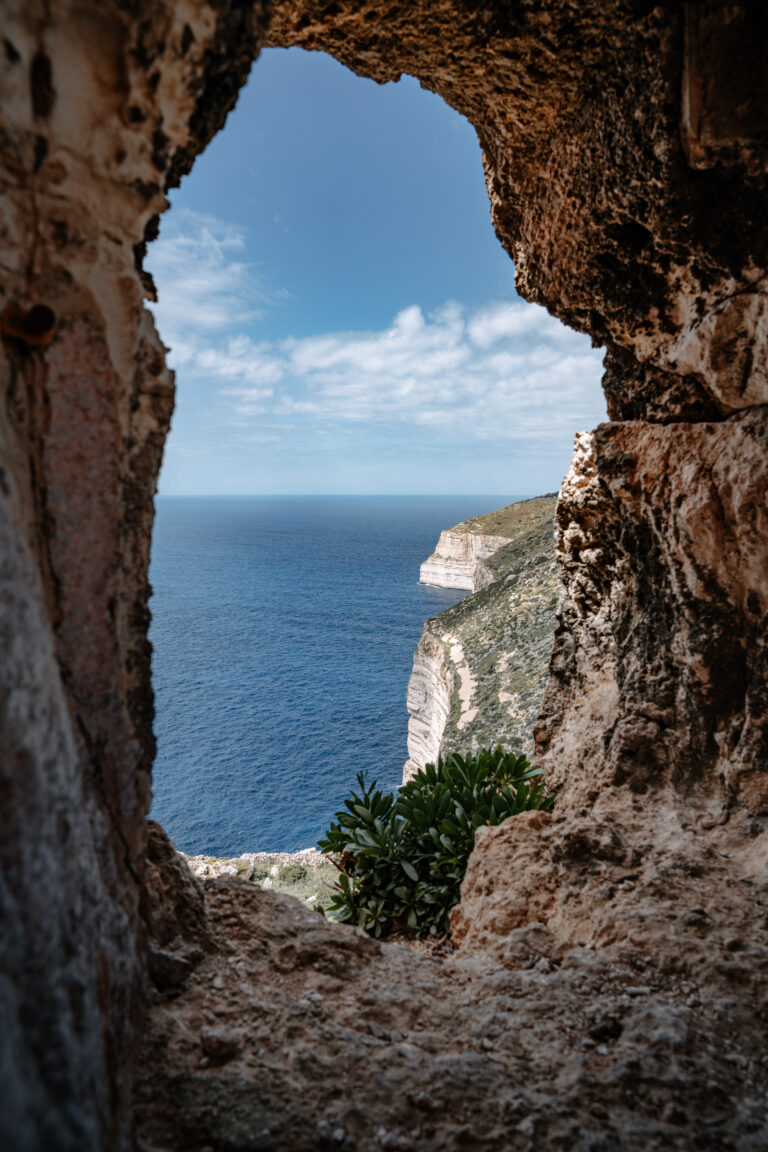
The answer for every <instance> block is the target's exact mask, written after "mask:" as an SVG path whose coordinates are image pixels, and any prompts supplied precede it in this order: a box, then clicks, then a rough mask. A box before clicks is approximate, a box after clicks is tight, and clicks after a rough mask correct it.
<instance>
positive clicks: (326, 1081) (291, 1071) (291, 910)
mask: <svg viewBox="0 0 768 1152" xmlns="http://www.w3.org/2000/svg"><path fill="white" fill-rule="evenodd" d="M504 831H505V829H504V828H502V829H494V832H495V833H496V834H497V835H503V833H504ZM564 831H565V829H564V826H561V834H562V833H563V832H564ZM721 843H722V842H720V841H718V846H720V845H721ZM703 846H704V845H703V844H702V847H703ZM605 858H608V859H609V860H610V859H611V857H610V853H609V852H605V853H604V855H603V857H601V859H600V860H599V862H598V863H597V865H595V863H594V862H593V863H592V864H591V866H592V867H595V866H597V867H599V868H601V869H602V870H603V873H604V874H607V871H608V869H609V868H610V867H611V865H610V864H606V863H604V860H605ZM696 858H697V856H696V854H693V855H691V856H690V857H687V856H686V858H685V860H686V863H687V862H688V861H689V859H690V862H693V861H694V860H695V859H696ZM719 859H720V858H718V864H719ZM581 860H582V868H584V869H586V868H588V867H590V863H589V862H588V861H587V860H586V858H584V857H583V856H582V857H581ZM718 864H716V865H715V868H714V871H715V872H717V869H718ZM725 866H726V867H729V866H728V865H725ZM614 867H615V865H614ZM563 871H564V872H565V874H566V875H567V876H568V879H569V880H570V879H572V872H571V870H569V869H567V868H564V869H563ZM627 871H628V870H625V872H627ZM708 871H712V869H711V868H710V869H708ZM649 879H650V878H649ZM675 879H676V880H677V881H678V883H677V884H675V885H673V887H672V889H671V891H670V903H672V904H674V896H677V897H680V896H686V897H688V898H689V899H690V897H691V896H693V895H694V893H695V899H698V898H699V897H700V896H701V897H702V898H704V900H705V907H698V906H697V905H695V904H694V905H688V906H687V907H686V908H685V910H684V911H683V910H682V909H681V915H680V917H679V921H678V924H679V925H680V926H681V927H682V932H683V934H682V936H681V937H680V942H681V944H683V943H685V944H687V943H688V942H689V941H691V942H693V943H694V948H693V949H692V951H691V954H690V959H689V958H688V952H687V950H686V949H685V948H684V947H681V948H679V949H674V950H673V949H669V951H665V952H664V953H662V954H661V955H659V953H658V951H657V949H656V939H655V938H654V937H651V938H646V939H643V940H640V941H639V942H638V943H637V944H636V946H634V947H633V948H630V947H625V948H624V949H623V954H619V952H618V950H617V951H616V952H614V951H613V950H612V949H611V947H610V945H609V941H608V938H607V936H606V934H605V932H604V933H603V936H604V939H603V940H602V941H600V942H599V943H597V944H596V945H594V946H591V947H590V946H580V945H578V944H575V943H570V942H568V943H566V942H563V941H560V940H558V938H557V936H556V935H555V933H554V932H552V931H550V930H548V929H547V928H545V927H544V925H543V924H541V923H537V922H535V921H533V920H531V918H530V917H529V916H525V915H524V916H523V917H522V919H523V920H524V921H525V923H524V926H521V927H519V926H517V925H516V924H508V923H506V922H504V923H501V924H499V925H498V930H497V931H496V932H495V933H493V935H492V937H491V938H490V940H489V943H490V945H491V949H489V950H488V951H485V950H481V951H474V950H473V949H471V948H470V947H468V946H467V945H465V946H464V947H462V948H461V949H460V950H459V951H458V952H457V953H454V954H453V955H448V956H447V957H445V958H440V957H430V956H425V955H423V954H421V953H419V952H418V951H415V950H414V949H412V948H408V947H406V946H404V945H402V944H381V943H379V942H377V941H374V940H372V939H371V938H370V937H367V936H365V935H364V934H363V933H362V932H361V931H360V930H359V929H353V928H347V927H345V926H342V925H332V924H329V923H328V922H327V921H324V920H323V919H322V918H321V917H319V916H318V915H317V914H316V913H313V912H311V911H309V910H308V909H306V908H303V907H302V906H301V905H300V904H299V902H298V901H296V900H292V899H291V898H290V897H286V896H276V895H274V894H272V893H270V892H263V891H261V890H260V889H258V888H257V887H255V886H254V885H245V884H242V883H239V882H237V881H232V880H228V881H227V880H219V881H213V882H211V883H209V884H208V885H207V886H206V891H207V902H208V907H209V915H210V919H211V924H212V926H213V931H214V933H215V938H216V950H215V951H214V952H213V953H210V954H209V955H208V956H206V958H205V960H204V961H203V962H202V963H201V964H200V966H199V967H198V968H197V970H196V971H195V973H194V975H193V976H192V977H191V978H190V979H189V981H188V982H187V984H186V986H185V988H184V990H183V992H182V993H181V995H180V996H174V997H173V998H172V997H170V996H169V995H168V994H167V993H166V994H163V995H159V994H158V995H156V996H155V998H154V1002H153V1005H152V1009H151V1014H150V1024H149V1028H148V1029H147V1032H146V1034H145V1038H144V1048H143V1051H142V1053H141V1059H140V1061H139V1066H140V1074H139V1082H138V1105H139V1111H140V1115H141V1122H140V1133H141V1137H142V1140H143V1144H142V1147H145V1148H146V1147H150V1148H156V1149H167V1148H178V1149H184V1152H203V1149H205V1148H216V1149H226V1150H227V1152H252V1150H254V1149H260V1150H264V1152H266V1150H272V1152H303V1150H310V1149H312V1150H317V1152H330V1150H331V1149H342V1152H363V1150H365V1152H369V1150H370V1152H374V1150H376V1149H399V1150H401V1152H416V1150H417V1149H418V1150H422V1149H427V1150H429V1152H446V1150H451V1152H454V1150H456V1152H458V1150H460V1149H472V1150H473V1152H474V1150H475V1149H478V1150H483V1152H486V1150H488V1152H539V1150H541V1149H547V1150H550V1149H552V1150H562V1152H595V1150H596V1149H606V1150H607V1149H611V1150H613V1149H616V1150H618V1149H621V1150H627V1152H649V1150H650V1149H659V1150H660V1149H669V1150H670V1152H671V1150H678V1149H681V1150H682V1149H705V1150H707V1152H714V1150H726V1149H728V1150H732V1152H737V1150H738V1152H762V1149H764V1148H765V1146H766V1141H768V1127H767V1126H766V1109H765V1093H766V1090H767V1089H768V1065H766V1064H765V1063H763V1062H761V1061H760V1059H759V1055H760V1052H761V1050H764V1034H763V1029H764V1022H763V1021H761V1019H760V1015H759V1012H760V1009H761V1006H762V1010H763V1011H764V1008H765V1003H766V994H767V993H768V983H767V981H766V972H765V968H763V970H762V972H761V971H760V970H759V968H758V966H757V964H756V961H757V959H758V955H757V945H756V942H755V941H754V939H748V938H745V937H743V936H742V937H739V936H737V935H734V936H733V937H728V938H724V937H723V936H722V935H721V932H720V930H719V928H718V923H717V920H716V921H715V922H714V923H712V922H711V920H710V916H711V915H712V913H713V912H714V913H715V914H717V912H718V910H717V909H716V908H715V907H714V905H713V903H712V902H711V901H710V900H709V899H708V898H707V895H706V892H705V888H706V882H705V880H704V878H703V877H700V878H699V879H698V880H697V881H694V880H691V879H688V878H687V877H686V875H685V873H684V872H682V871H678V872H677V873H676V874H675ZM504 880H505V878H504V877H503V876H499V874H498V873H496V872H494V875H493V880H492V882H493V883H495V884H496V885H497V886H498V887H500V888H503V886H504ZM669 880H670V877H669V876H668V875H665V874H660V875H659V876H658V877H657V885H658V886H659V887H660V888H661V887H662V886H663V885H665V884H669ZM755 895H756V890H755V887H754V886H752V887H747V886H744V885H740V886H738V890H737V892H736V893H735V910H734V911H735V915H734V927H735V928H736V931H742V930H744V929H748V930H750V931H751V928H752V925H753V921H754V917H753V915H752V914H751V913H750V910H749V907H750V904H751V901H752V899H753V898H754V896H755ZM540 904H541V901H539V902H538V904H537V908H538V907H539V906H540ZM705 908H706V909H707V910H705ZM665 910H666V906H665ZM605 919H606V921H607V919H608V916H607V907H606V916H605ZM710 935H711V936H712V937H713V939H711V940H709V939H708V937H710ZM710 944H711V945H712V946H714V947H716V951H715V952H714V954H710V955H709V957H708V956H707V951H708V949H709V946H710ZM764 945H765V932H764V929H762V930H761V936H760V943H759V947H760V948H764ZM721 949H722V950H721ZM660 960H662V961H663V962H662V963H659V961H660Z"/></svg>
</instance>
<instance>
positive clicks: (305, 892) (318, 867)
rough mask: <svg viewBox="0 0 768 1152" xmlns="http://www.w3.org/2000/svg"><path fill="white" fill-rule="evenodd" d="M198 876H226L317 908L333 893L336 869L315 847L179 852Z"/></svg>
mask: <svg viewBox="0 0 768 1152" xmlns="http://www.w3.org/2000/svg"><path fill="white" fill-rule="evenodd" d="M179 855H180V856H182V857H183V858H184V860H185V861H186V863H187V864H188V866H189V869H190V871H191V872H192V874H193V876H196V877H197V879H198V880H203V881H205V880H217V879H219V878H220V877H230V878H232V879H236V880H242V881H243V882H244V883H247V884H257V885H258V886H259V887H260V888H264V889H269V890H271V891H273V892H282V893H284V894H286V895H289V896H295V897H296V898H297V899H299V900H301V902H302V903H303V904H306V905H307V907H309V908H315V909H316V910H317V911H319V912H321V911H323V910H324V909H325V908H327V906H328V904H329V903H330V900H331V897H332V895H333V888H334V885H335V883H336V876H337V875H338V871H337V869H336V867H335V865H334V864H333V863H332V862H331V861H330V860H329V858H328V857H327V856H324V855H323V854H322V852H319V851H318V850H317V848H302V849H301V850H300V851H298V852H243V853H242V854H241V855H240V856H188V855H187V854H186V853H184V852H180V853H179Z"/></svg>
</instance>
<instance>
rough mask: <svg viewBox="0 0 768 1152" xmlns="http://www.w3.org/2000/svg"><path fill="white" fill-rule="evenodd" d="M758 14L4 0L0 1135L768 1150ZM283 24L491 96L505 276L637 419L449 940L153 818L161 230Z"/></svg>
mask: <svg viewBox="0 0 768 1152" xmlns="http://www.w3.org/2000/svg"><path fill="white" fill-rule="evenodd" d="M765 24H766V16H765V14H764V12H763V10H762V9H761V8H760V7H759V6H758V5H755V4H750V3H741V4H734V5H730V6H727V8H725V7H723V6H722V5H719V4H717V3H714V2H703V3H701V4H697V5H686V6H683V7H681V6H679V5H676V4H671V3H669V4H663V3H662V4H655V5H653V4H650V3H646V2H644V0H623V2H618V0H612V2H609V3H602V4H600V5H597V4H593V3H585V4H581V5H579V6H578V7H575V6H573V5H572V4H570V3H569V2H568V0H553V2H551V3H544V2H543V0H539V2H537V0H528V2H521V3H509V4H507V3H503V4H502V3H492V2H488V3H478V4H466V3H463V2H460V0H434V2H427V0H419V2H416V3H413V4H408V5H399V4H396V3H395V4H393V3H391V2H384V0H380V2H379V0H372V2H370V3H364V4H352V3H346V2H341V3H333V4H329V3H323V2H322V0H318V2H316V3H312V2H310V0H307V2H300V0H295V2H294V0H285V2H281V0H276V2H275V3H273V4H272V5H271V6H266V5H261V4H254V5H248V6H245V5H239V4H234V3H228V2H226V0H224V2H222V3H216V4H210V5H209V4H206V3H202V2H200V3H193V2H192V0H184V2H182V0H179V2H175V3H174V2H168V3H160V4H154V5H152V6H148V5H145V4H144V3H142V0H138V2H137V3H134V4H131V5H123V4H118V3H108V4H106V5H105V4H99V5H96V4H95V3H90V2H85V3H82V2H81V3H78V4H70V3H67V2H66V0H61V2H57V3H55V4H53V5H49V6H44V5H42V4H38V3H36V2H34V0H33V2H32V3H24V4H22V3H20V2H19V3H16V4H12V5H11V7H10V9H9V11H8V13H7V19H6V26H5V28H4V32H3V35H4V38H5V43H4V54H5V59H4V73H3V77H2V85H3V107H4V109H5V118H6V128H5V131H4V133H3V135H2V138H0V153H1V154H2V170H3V177H2V179H3V193H4V196H3V227H2V231H1V233H0V235H1V236H2V246H3V254H2V261H3V266H4V270H5V281H4V285H3V292H4V296H3V300H2V334H3V339H2V388H3V396H4V404H5V408H4V413H5V415H4V420H3V421H1V422H0V457H1V458H2V473H0V538H1V540H2V545H1V546H2V554H3V565H2V568H1V569H0V635H2V636H3V651H4V658H3V663H2V670H1V675H2V692H1V693H0V708H2V722H1V723H0V733H1V735H0V740H1V741H2V744H1V745H0V747H1V748H2V760H1V763H2V772H3V775H2V786H3V797H4V803H3V806H2V817H1V819H2V836H1V837H0V844H1V845H2V847H1V848H0V861H1V863H2V874H3V885H2V888H0V902H1V906H2V913H3V920H4V924H5V925H7V926H11V928H12V930H11V931H8V930H5V931H4V932H3V936H2V945H1V946H0V947H1V948H2V973H3V979H2V983H1V984H0V1005H1V1006H2V1018H3V1020H4V1028H3V1038H2V1042H1V1043H2V1049H1V1050H2V1068H3V1074H2V1091H3V1107H2V1116H3V1120H2V1124H3V1135H4V1138H5V1141H6V1143H7V1144H8V1145H9V1146H10V1147H18V1148H24V1149H26V1148H30V1149H37V1148H41V1149H42V1148H45V1149H70V1148H71V1149H75V1148H77V1149H85V1148H93V1149H98V1148H119V1149H122V1148H131V1147H137V1148H142V1149H145V1150H146V1149H158V1150H159V1149H177V1148H178V1149H200V1150H201V1152H202V1150H203V1149H210V1148H216V1149H218V1148H221V1149H243V1150H247V1149H257V1148H258V1149H286V1150H287V1149H305V1148H306V1149H308V1150H309V1149H326V1148H345V1149H348V1150H349V1152H352V1150H353V1149H368V1148H372V1149H373V1148H377V1147H381V1148H400V1149H408V1148H416V1147H418V1148H426V1149H430V1148H434V1149H435V1150H437V1149H447V1148H450V1149H454V1148H455V1149H459V1148H462V1147H472V1148H488V1149H506V1148H514V1149H518V1148H519V1149H528V1148H531V1149H533V1148H563V1149H565V1148H568V1149H579V1150H581V1149H584V1150H585V1152H586V1150H587V1149H605V1150H606V1152H607V1150H609V1149H611V1150H612V1149H622V1150H623V1149H637V1150H638V1152H640V1150H641V1149H642V1150H645V1149H650V1148H658V1149H660V1150H661V1149H689V1148H694V1147H696V1148H699V1149H739V1150H740V1152H741V1150H751V1149H754V1150H755V1152H757V1150H758V1149H761V1148H764V1147H765V1146H766V1142H768V1131H767V1130H766V1120H765V1115H766V1113H765V1098H766V1096H765V1093H766V1087H767V1086H768V1062H767V1061H766V1059H765V1056H766V1048H765V1012H766V982H765V972H766V970H767V969H766V964H765V956H766V918H765V864H766V816H768V776H767V775H766V769H765V765H766V763H767V762H768V756H767V755H766V753H767V752H768V748H767V747H766V745H767V744H768V736H767V727H768V722H767V721H766V715H767V710H766V703H768V700H767V696H768V691H767V690H766V680H767V677H766V639H765V637H766V628H765V624H766V619H767V612H768V606H767V604H766V601H768V589H767V588H766V579H765V572H766V559H767V557H766V541H767V540H768V530H767V529H768V525H767V524H766V519H767V516H766V499H765V496H766V452H765V448H766V389H767V387H768V384H767V382H766V369H765V364H766V338H767V333H768V319H767V318H766V271H765V269H766V261H767V258H768V253H767V251H766V248H767V246H768V225H767V224H766V220H768V215H766V212H765V167H766V136H765V124H766V92H765V79H764V70H763V69H761V67H760V57H759V51H760V45H761V44H762V43H763V42H764V40H763V37H764V33H765V30H766V28H765ZM264 44H270V45H275V46H289V45H299V46H303V47H306V48H310V49H319V50H324V51H327V52H329V53H330V54H331V55H333V56H334V57H335V58H336V59H338V60H340V61H341V62H342V63H344V64H346V65H347V66H349V67H351V68H352V69H353V70H355V71H357V72H359V73H360V74H362V75H367V76H369V77H371V78H373V79H376V80H386V79H390V78H394V77H395V76H397V75H398V74H399V73H400V72H401V71H405V72H408V73H409V74H411V75H414V76H416V77H417V78H418V79H419V80H420V81H421V82H422V84H424V85H425V86H426V87H428V88H430V89H432V90H434V91H436V92H438V93H439V94H440V95H442V96H443V98H444V99H445V100H446V101H447V102H448V103H449V104H450V105H451V106H452V107H454V108H456V109H457V110H459V111H460V112H462V113H463V114H464V115H466V116H467V118H468V119H469V120H470V121H471V123H472V124H473V125H474V126H475V128H476V129H477V132H478V136H479V139H480V142H481V145H482V147H483V151H484V163H485V171H486V182H487V187H488V191H489V197H490V202H491V209H492V214H493V219H494V225H495V228H496V231H497V235H498V236H499V239H500V241H501V243H502V245H503V246H504V247H505V249H506V250H507V251H508V252H509V254H510V255H511V256H512V258H513V260H514V263H515V267H516V269H517V280H516V283H517V287H518V290H519V292H520V294H521V295H522V296H524V297H525V298H526V299H529V300H534V301H537V302H540V303H543V304H545V305H546V306H547V307H548V308H549V309H550V310H551V311H552V312H553V313H555V314H556V315H558V316H559V317H560V318H561V319H563V320H564V321H565V322H566V323H567V324H569V325H571V326H572V327H575V328H577V329H578V330H580V331H587V332H590V333H591V334H592V335H593V336H594V338H595V339H596V340H597V341H598V342H600V343H601V344H604V345H605V347H606V349H607V351H606V359H605V376H604V388H605V391H606V395H607V397H608V404H609V417H610V420H609V422H608V423H606V424H602V425H600V427H599V428H598V429H596V430H595V431H594V432H591V433H585V434H583V435H581V436H580V437H579V438H578V441H577V445H576V449H575V453H574V458H573V463H572V467H571V470H570V472H569V474H568V476H567V477H566V480H565V482H564V484H563V487H562V489H561V493H560V499H559V503H558V512H557V532H556V546H557V550H558V557H559V563H560V567H561V572H562V576H563V584H564V596H563V600H562V604H561V608H560V615H559V621H558V628H557V633H556V637H555V648H554V652H553V657H552V663H551V667H550V679H549V685H548V688H547V691H546V694H545V698H544V702H543V705H542V713H541V716H540V719H539V723H538V727H537V733H536V739H537V752H538V762H539V763H540V764H541V765H542V766H543V767H545V768H546V769H547V773H548V777H547V778H548V781H549V784H550V787H551V788H552V790H553V792H554V794H555V796H556V803H555V808H554V810H553V812H552V813H528V814H526V815H524V816H521V817H517V818H514V819H513V820H511V821H509V822H507V823H506V824H504V825H502V826H500V827H499V828H495V829H491V828H488V829H482V830H481V831H480V832H479V833H478V836H477V841H476V848H475V852H474V854H473V857H472V859H471V861H470V866H469V870H468V873H467V878H466V880H465V883H464V887H463V890H462V901H461V904H460V905H459V906H458V908H457V910H456V912H455V913H454V916H453V936H454V940H455V942H456V943H457V946H458V947H457V951H456V952H455V953H454V954H453V955H452V956H451V957H449V958H447V959H445V960H441V959H438V958H435V957H429V956H423V955H420V954H418V953H416V952H415V951H414V950H413V949H410V948H407V947H405V946H403V945H399V944H383V945H382V944H381V943H379V942H376V941H373V940H371V939H369V938H368V937H366V936H364V935H363V934H361V933H360V932H358V931H355V930H352V929H346V928H343V927H334V926H332V925H329V924H327V923H324V922H323V921H322V920H321V919H320V918H319V917H317V916H316V915H314V914H312V913H311V912H309V911H307V910H304V909H302V908H301V907H300V906H299V905H297V904H295V903H294V902H293V901H291V900H289V899H288V898H285V897H280V896H275V895H271V894H270V893H267V892H261V891H258V892H257V891H245V890H244V889H243V888H242V887H241V886H238V884H237V882H233V881H217V882H215V883H214V884H211V885H208V886H206V887H205V889H203V888H201V886H200V885H198V884H197V883H196V882H195V881H194V880H193V879H192V878H191V876H190V875H189V873H188V872H187V871H186V870H185V868H184V866H183V865H182V863H181V862H180V860H179V859H178V857H176V856H175V854H174V853H173V850H172V848H171V846H170V845H169V842H168V841H167V838H165V836H164V834H163V833H162V831H161V830H160V829H159V828H157V827H154V826H152V825H148V824H147V822H146V820H145V816H146V812H147V809H148V804H149V794H150V789H149V778H150V770H151V763H152V756H153V752H154V745H153V737H152V695H151V684H150V667H149V649H148V645H147V638H146V633H147V626H148V612H147V596H148V587H147V570H148V559H149V541H150V535H151V525H152V515H153V505H152V501H153V495H154V491H155V486H156V480H157V473H158V470H159V465H160V460H161V454H162V448H163V443H164V439H165V435H166V433H167V429H168V423H169V419H170V414H171V410H172V405H173V381H172V378H171V376H170V374H169V372H168V370H167V368H166V366H165V362H164V351H163V346H162V344H161V341H160V338H159V337H158V335H157V333H156V332H155V329H154V325H153V322H152V318H151V315H150V314H149V312H148V311H147V310H146V309H145V308H144V305H143V299H144V298H146V296H147V295H151V293H152V291H153V288H152V284H151V282H150V281H149V279H148V277H147V275H146V274H145V273H144V272H143V271H142V258H143V254H144V246H145V243H146V242H147V241H148V240H149V239H151V237H152V236H153V235H154V233H155V229H156V221H157V217H158V214H159V213H160V212H162V211H163V209H164V206H165V197H164V189H166V188H169V187H171V186H173V185H174V183H175V182H176V181H177V180H178V179H179V177H180V175H181V174H182V173H183V172H185V171H187V170H188V169H189V167H190V165H191V163H192V161H193V159H194V156H195V155H197V154H198V153H199V152H200V151H201V150H202V149H203V148H204V147H205V145H206V143H207V141H208V140H209V139H210V137H211V136H212V134H213V133H214V132H215V131H217V130H218V129H219V128H220V127H221V124H222V123H223V120H224V117H225V116H226V112H227V110H228V109H229V108H230V107H231V105H232V103H233V101H234V99H235V98H236V94H237V91H238V88H239V86H240V85H241V84H242V83H243V82H244V79H245V76H246V75H247V71H248V68H249V67H250V63H251V61H252V59H253V57H254V56H255V54H256V53H257V52H258V51H259V48H260V47H261V46H262V45H264ZM41 310H42V311H41ZM51 316H53V318H54V321H55V323H54V324H51V323H50V320H51ZM43 321H44V323H43Z"/></svg>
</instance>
